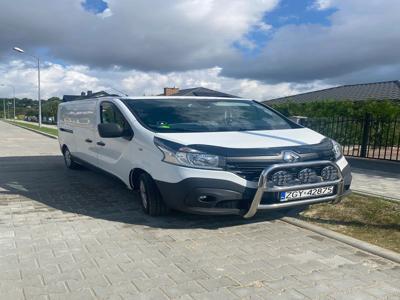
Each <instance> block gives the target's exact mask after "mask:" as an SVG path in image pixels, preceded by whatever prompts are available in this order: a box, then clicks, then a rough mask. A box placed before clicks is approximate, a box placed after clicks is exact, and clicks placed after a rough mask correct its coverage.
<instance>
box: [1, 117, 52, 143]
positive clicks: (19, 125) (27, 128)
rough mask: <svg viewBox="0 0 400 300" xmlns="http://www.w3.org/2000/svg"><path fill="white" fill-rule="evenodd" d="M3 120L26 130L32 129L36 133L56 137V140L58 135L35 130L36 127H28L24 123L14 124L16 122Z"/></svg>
mask: <svg viewBox="0 0 400 300" xmlns="http://www.w3.org/2000/svg"><path fill="white" fill-rule="evenodd" d="M4 122H6V123H7V124H10V125H14V126H17V127H20V128H23V129H26V130H30V131H32V132H36V133H38V134H41V135H44V136H47V137H49V138H52V139H56V140H57V139H58V136H56V135H53V134H50V133H46V132H42V131H39V130H36V129H32V128H29V127H25V126H24V125H21V124H16V123H13V122H8V121H4Z"/></svg>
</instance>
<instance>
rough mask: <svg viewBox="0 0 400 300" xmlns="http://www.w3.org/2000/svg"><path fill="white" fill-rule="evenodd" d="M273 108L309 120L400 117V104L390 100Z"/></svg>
mask: <svg viewBox="0 0 400 300" xmlns="http://www.w3.org/2000/svg"><path fill="white" fill-rule="evenodd" d="M267 103H268V102H267ZM272 107H273V108H274V109H276V110H278V111H279V112H281V113H283V114H284V115H286V116H305V117H309V118H327V117H329V118H331V117H339V116H346V117H349V118H359V117H364V116H365V115H366V114H370V115H371V116H372V117H374V118H379V119H393V118H395V117H397V116H399V115H400V102H399V101H389V100H380V101H377V100H369V101H358V102H351V101H334V100H326V101H319V102H311V103H294V102H290V103H284V104H275V105H272Z"/></svg>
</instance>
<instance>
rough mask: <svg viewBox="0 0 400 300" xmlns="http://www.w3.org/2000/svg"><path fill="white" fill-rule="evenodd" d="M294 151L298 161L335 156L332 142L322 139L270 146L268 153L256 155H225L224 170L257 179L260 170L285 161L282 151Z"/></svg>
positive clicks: (330, 159) (251, 179)
mask: <svg viewBox="0 0 400 300" xmlns="http://www.w3.org/2000/svg"><path fill="white" fill-rule="evenodd" d="M286 150H290V151H294V152H296V153H297V154H298V155H299V156H300V160H299V162H306V161H315V160H329V161H334V159H335V157H334V154H333V151H332V144H331V142H330V141H328V140H327V141H325V140H324V141H323V142H321V143H320V144H317V145H306V146H297V147H288V148H279V149H275V150H274V148H271V149H269V150H268V155H266V154H264V155H262V154H261V155H260V154H258V153H257V155H258V156H257V157H254V156H253V157H246V156H242V157H227V158H226V170H227V171H229V172H233V173H235V174H237V175H238V176H240V177H242V178H244V179H246V180H249V181H258V179H259V178H260V175H261V173H262V171H263V170H264V169H265V168H268V167H270V166H272V165H274V164H282V163H285V162H284V161H283V159H282V156H281V153H282V151H286Z"/></svg>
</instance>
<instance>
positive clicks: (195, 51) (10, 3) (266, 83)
mask: <svg viewBox="0 0 400 300" xmlns="http://www.w3.org/2000/svg"><path fill="white" fill-rule="evenodd" d="M33 2H34V5H33ZM399 11H400V1H399V0H368V1H365V0H171V1H165V0H135V1H132V0H40V1H32V0H1V2H0V85H5V86H0V97H9V96H11V92H12V89H11V88H10V87H9V85H13V86H15V90H16V95H17V97H28V98H33V99H35V98H36V84H37V71H36V65H35V64H36V60H35V58H33V57H32V56H36V57H40V60H41V70H42V72H41V75H42V76H41V77H42V80H41V85H42V95H43V98H44V99H47V98H50V97H52V96H58V97H62V95H64V94H80V92H81V91H85V90H93V91H98V90H105V91H108V92H113V88H115V89H118V90H122V91H124V92H125V93H127V94H129V95H131V96H140V95H155V94H159V93H161V92H162V89H163V88H164V87H179V88H189V87H197V86H204V87H207V88H211V89H217V90H221V91H223V92H227V93H231V94H235V95H238V96H241V97H248V98H254V99H257V100H266V99H272V98H277V97H282V96H287V95H293V94H297V93H302V92H307V91H311V90H317V89H322V88H327V87H332V86H336V85H342V84H355V83H365V82H376V81H386V80H398V79H399V78H400V51H399V49H400V29H399V26H398V20H399V17H398V12H399ZM14 46H17V47H20V48H22V49H24V50H25V51H26V53H25V54H21V53H17V52H15V51H12V48H13V47H14Z"/></svg>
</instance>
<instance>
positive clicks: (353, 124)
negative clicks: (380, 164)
mask: <svg viewBox="0 0 400 300" xmlns="http://www.w3.org/2000/svg"><path fill="white" fill-rule="evenodd" d="M302 125H304V126H306V127H308V128H311V129H313V130H315V131H317V132H319V133H321V134H323V135H326V136H328V137H330V138H332V139H334V140H336V141H337V142H339V143H340V144H341V145H343V153H344V155H347V156H356V157H366V158H375V159H384V160H392V161H400V116H397V117H395V118H391V119H381V118H374V117H371V116H370V115H366V116H364V117H363V118H346V117H334V118H309V119H305V120H302Z"/></svg>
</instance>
